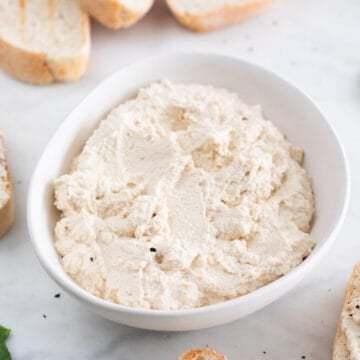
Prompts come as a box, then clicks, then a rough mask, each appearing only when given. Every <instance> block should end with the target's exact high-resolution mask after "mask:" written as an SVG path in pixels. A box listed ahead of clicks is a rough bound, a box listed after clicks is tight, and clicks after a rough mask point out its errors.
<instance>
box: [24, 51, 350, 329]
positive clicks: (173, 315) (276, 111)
mask: <svg viewBox="0 0 360 360" xmlns="http://www.w3.org/2000/svg"><path fill="white" fill-rule="evenodd" d="M161 79H169V80H171V81H174V82H185V83H189V82H193V83H202V84H211V85H214V86H221V87H225V88H228V89H230V90H232V91H236V92H237V93H239V94H240V96H241V98H243V99H244V100H245V102H247V103H249V104H261V105H262V107H263V111H264V114H265V116H266V117H267V118H268V119H270V120H271V121H273V122H274V123H275V125H276V126H277V127H278V128H279V129H280V130H281V131H282V132H283V133H284V134H285V135H286V136H287V137H288V139H289V140H290V141H291V142H293V143H294V144H297V145H299V146H301V147H302V148H304V150H305V154H306V155H305V167H306V169H307V171H308V172H309V173H310V174H311V176H312V178H313V187H314V193H315V199H316V216H315V220H314V226H313V228H312V231H311V234H312V236H313V237H314V238H315V239H316V241H317V245H316V247H315V249H314V251H313V252H312V254H311V255H310V256H309V257H308V258H307V259H306V260H305V261H304V262H303V263H302V264H301V265H299V266H298V267H297V268H295V269H294V270H293V271H291V272H290V273H289V274H287V275H285V276H283V277H282V278H280V279H278V280H276V281H274V282H272V283H270V284H268V285H266V286H264V287H262V288H260V289H258V290H256V291H254V292H252V293H250V294H247V295H244V296H242V297H239V298H236V299H233V300H229V301H226V302H223V303H219V304H216V305H211V306H206V307H203V308H198V309H192V310H180V311H158V310H143V309H134V308H129V307H126V306H122V305H118V304H113V303H110V302H107V301H104V300H102V299H100V298H97V297H95V296H93V295H91V294H90V293H88V292H86V291H85V290H83V289H82V288H80V287H79V286H78V285H77V284H76V283H75V282H74V281H73V280H72V279H71V278H70V277H69V276H68V275H67V274H66V273H65V272H64V270H63V268H62V266H61V263H60V261H59V258H58V255H57V254H56V251H55V249H54V246H53V244H54V226H55V224H56V221H57V219H58V217H59V214H58V212H57V211H56V209H55V207H54V205H53V203H54V195H53V185H52V184H53V180H54V179H55V178H57V177H58V176H59V175H60V174H63V173H64V172H66V171H67V169H68V168H69V164H70V162H71V160H72V159H73V158H74V157H75V156H76V155H77V154H78V153H79V152H80V151H81V149H82V147H83V145H84V142H85V141H86V139H87V138H88V137H89V136H90V134H91V132H92V131H93V129H94V128H96V127H97V125H98V123H99V121H100V120H101V119H103V118H104V117H105V116H106V114H107V113H108V112H109V111H110V110H111V109H112V108H114V107H115V106H116V105H117V104H119V103H120V102H122V101H124V100H125V99H127V98H129V97H131V96H133V95H134V94H135V93H136V91H137V90H138V89H139V88H141V87H143V86H145V85H147V84H150V83H151V82H154V81H158V80H161ZM348 198H349V175H348V168H347V162H346V159H345V156H344V152H343V150H342V147H341V145H340V144H339V141H338V139H337V137H336V135H335V133H334V131H333V129H332V128H331V126H330V125H329V123H328V122H327V121H326V119H325V118H324V116H323V115H322V114H321V112H320V111H319V110H318V109H317V107H316V106H315V105H314V104H313V103H312V102H311V101H310V100H309V99H308V98H307V97H306V96H305V95H303V94H302V93H301V92H300V91H299V90H297V89H296V88H294V87H293V86H292V85H290V84H289V83H287V82H286V81H285V80H283V79H281V78H279V77H278V76H276V75H274V74H272V73H270V72H268V71H266V70H264V69H262V68H261V67H259V66H256V65H253V64H250V63H247V62H245V61H243V60H239V59H236V58H231V57H226V56H221V55H214V54H197V53H189V54H186V53H185V54H172V55H163V56H159V57H154V58H150V59H148V60H145V61H143V62H140V63H136V64H134V65H130V66H128V67H126V68H123V69H121V70H120V71H118V72H117V73H115V74H114V75H112V76H111V77H110V78H108V79H107V80H105V81H104V82H103V83H101V84H100V85H99V86H98V87H97V88H96V89H95V90H94V91H93V92H92V93H91V94H90V95H89V96H88V97H86V98H85V100H83V101H82V102H81V104H80V105H79V106H78V107H77V108H76V109H75V110H74V111H73V112H72V113H71V114H70V115H69V116H68V117H67V119H66V120H65V121H64V122H63V124H62V125H61V126H60V128H59V129H58V131H57V132H56V133H55V135H54V136H53V138H52V139H51V141H50V143H49V144H48V146H47V147H46V149H45V151H44V153H43V155H42V157H41V159H40V161H39V163H38V165H37V167H36V169H35V172H34V174H33V178H32V182H31V185H30V189H29V195H28V226H29V231H30V235H31V239H32V242H33V245H34V247H35V250H36V253H37V255H38V257H39V259H40V262H41V264H42V265H43V267H44V268H45V270H46V271H47V272H48V274H49V275H50V276H51V277H52V278H53V279H54V280H55V281H56V282H57V283H58V284H59V285H60V286H61V287H62V288H63V289H64V290H65V291H67V292H68V293H69V294H70V295H72V296H73V297H75V298H76V299H78V300H79V301H80V302H81V303H83V304H84V306H87V307H88V308H89V309H90V310H92V311H94V312H96V313H98V314H99V315H101V316H103V317H105V318H108V319H110V320H112V321H115V322H118V323H121V324H126V325H130V326H134V327H139V328H144V329H152V330H167V331H179V330H193V329H201V328H206V327H210V326H215V325H219V324H224V323H227V322H230V321H233V320H236V319H238V318H241V317H243V316H246V315H248V314H250V313H252V312H254V311H256V310H259V309H261V308H263V307H264V306H266V305H268V304H270V303H271V302H273V301H275V300H276V299H278V298H280V297H281V296H282V295H284V294H285V293H287V292H288V291H290V290H291V289H292V288H294V287H295V286H296V285H297V284H298V283H299V281H300V280H301V279H302V278H303V277H304V276H305V275H306V274H307V273H309V271H310V270H311V269H312V268H313V266H314V265H315V264H316V263H318V262H319V260H320V259H321V258H322V257H323V256H324V254H325V253H326V251H327V250H328V249H329V247H330V245H331V244H332V243H333V240H334V238H335V236H336V234H337V232H338V230H339V227H340V225H341V223H342V221H343V218H344V215H345V211H346V208H347V203H348Z"/></svg>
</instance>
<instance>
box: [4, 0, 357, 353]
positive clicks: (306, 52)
mask: <svg viewBox="0 0 360 360" xmlns="http://www.w3.org/2000/svg"><path fill="white" fill-rule="evenodd" d="M359 18H360V2H359V0H316V1H314V0H287V1H286V0H278V1H277V3H276V4H275V5H274V6H273V7H271V8H269V10H268V11H266V12H264V13H263V14H262V15H260V16H258V17H257V18H255V19H252V20H250V21H247V22H246V23H243V24H240V25H238V26H235V27H232V28H229V29H226V30H223V31H220V32H215V33H211V34H205V35H197V34H193V33H190V32H187V31H186V30H184V29H183V28H181V27H179V26H178V25H177V23H176V22H175V21H174V20H173V19H172V18H171V17H170V15H169V14H168V13H167V10H166V8H165V7H164V6H163V5H162V4H161V3H158V4H157V5H156V7H155V8H154V9H153V11H152V12H151V13H150V14H149V15H148V16H147V17H146V19H145V20H143V21H142V22H141V23H140V24H139V25H138V26H135V27H134V28H132V29H130V30H127V31H119V32H111V31H108V30H106V29H104V28H101V27H100V26H94V27H93V30H92V35H93V51H92V57H91V63H90V68H89V71H88V73H87V74H86V76H85V77H84V78H83V79H82V80H81V81H79V82H77V83H74V84H68V85H54V86H50V87H32V86H28V85H24V84H21V83H19V82H16V81H14V80H11V79H10V78H8V77H7V76H6V75H4V74H3V73H0V128H2V129H4V130H5V132H6V134H7V145H8V151H9V158H10V164H11V170H12V174H13V179H14V186H15V196H16V222H15V224H14V227H13V229H12V230H11V232H9V233H8V235H7V236H6V237H5V238H3V239H2V240H1V241H0V323H2V324H3V325H6V326H8V327H11V328H12V329H13V334H12V336H11V338H10V340H9V342H8V345H9V348H10V350H11V352H12V354H13V357H14V359H22V360H25V359H27V360H30V359H69V360H71V359H121V360H141V359H159V360H165V359H175V358H176V356H177V355H178V354H179V353H181V352H182V351H183V350H185V349H188V348H190V347H202V346H205V345H209V346H211V347H214V348H216V349H218V350H219V351H222V352H224V353H226V354H228V356H229V358H230V359H242V360H252V359H254V360H255V359H276V360H288V359H291V360H292V359H301V356H303V355H305V356H306V359H320V360H321V359H324V360H325V359H330V358H331V348H332V342H333V337H334V334H335V329H336V323H337V318H338V314H339V310H340V306H341V301H342V296H343V291H344V287H345V283H346V280H347V278H348V275H349V273H350V271H351V268H352V266H353V264H354V263H355V262H356V260H358V259H359V258H360V242H359V238H358V230H359V217H360V208H359V206H358V204H357V201H360V187H359V186H358V184H359V183H360V169H359V167H358V164H359V161H360V150H359V146H360V44H359V34H360V22H359ZM174 50H202V51H213V52H219V53H224V54H231V55H236V56H239V57H242V58H244V59H248V60H250V61H254V62H256V63H259V64H261V65H263V66H265V67H267V68H269V69H270V70H273V71H275V72H277V73H278V74H280V75H281V76H283V77H285V78H287V79H288V80H290V81H291V82H293V83H295V84H296V85H297V86H298V87H299V88H300V89H302V90H303V91H305V92H306V93H307V94H309V95H310V96H311V97H312V98H313V99H314V100H315V101H316V102H317V103H318V104H319V105H320V107H321V108H322V110H323V111H324V112H325V114H326V115H327V116H328V118H329V121H330V122H331V123H332V124H333V125H334V127H335V129H336V130H337V132H338V134H339V137H340V138H341V140H342V141H343V143H344V145H345V148H346V151H347V154H348V157H349V160H350V167H351V174H352V180H353V181H352V182H353V189H352V197H351V203H350V210H349V213H348V216H347V219H346V221H345V224H344V226H343V228H342V231H341V233H340V235H339V237H338V239H337V241H336V244H335V246H334V247H333V249H332V250H331V252H330V253H329V254H328V255H327V256H326V258H325V259H324V260H323V261H322V263H321V264H319V265H318V266H317V267H316V268H315V270H314V271H313V274H312V276H309V277H307V278H306V280H304V281H303V282H302V283H301V285H300V286H298V287H297V288H296V290H295V291H293V292H292V293H290V294H289V295H287V296H285V297H284V298H282V299H281V300H279V301H278V302H276V303H274V304H272V305H270V306H269V307H267V308H265V309H264V310H262V311H260V312H258V313H256V314H253V315H251V316H249V317H247V318H245V319H241V320H239V321H237V322H235V323H232V324H229V325H225V326H221V327H217V328H213V329H208V330H203V331H197V332H192V333H156V332H150V331H142V330H136V329H132V328H128V327H124V326H120V325H117V324H114V323H111V322H109V321H106V320H103V319H102V318H100V317H98V316H96V315H94V314H92V313H89V312H88V311H87V310H86V309H83V308H82V307H81V306H80V305H79V304H78V303H77V302H75V301H74V300H72V299H71V298H70V297H69V296H68V295H67V294H66V293H64V292H63V291H60V289H59V288H58V286H57V285H56V284H55V283H54V282H53V281H52V280H51V279H50V278H49V277H48V276H47V274H46V273H45V272H44V271H43V269H42V268H41V267H40V265H39V263H38V261H37V258H36V257H35V254H34V251H33V249H32V247H31V244H30V241H29V236H28V233H27V228H26V217H25V205H26V193H27V188H28V184H29V180H30V176H31V173H32V170H33V168H34V166H35V164H36V161H37V159H38V157H39V156H40V154H41V152H42V150H43V149H44V146H45V144H46V143H47V142H48V140H49V138H50V136H51V135H52V134H53V132H54V131H55V130H56V128H57V127H58V126H59V124H60V123H61V121H62V120H63V119H64V117H65V116H66V115H67V114H68V113H69V112H70V111H71V109H72V108H73V107H74V106H75V105H76V104H77V103H78V102H79V101H80V100H81V99H82V98H83V97H84V96H85V95H86V94H87V93H88V92H89V91H90V90H91V89H93V88H94V86H96V84H98V83H99V82H100V81H101V80H102V79H103V78H104V77H105V76H107V75H109V74H111V73H112V72H114V71H115V70H117V69H118V68H120V67H121V66H123V65H125V64H128V63H131V62H133V61H135V60H138V59H142V58H144V57H145V56H148V55H150V54H158V53H163V52H167V51H174ZM58 292H60V293H61V297H60V298H59V299H57V298H54V294H56V293H58ZM43 314H46V315H47V318H44V317H43ZM263 351H266V354H263Z"/></svg>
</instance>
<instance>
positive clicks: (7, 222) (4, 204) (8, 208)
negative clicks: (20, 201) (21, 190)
mask: <svg viewBox="0 0 360 360" xmlns="http://www.w3.org/2000/svg"><path fill="white" fill-rule="evenodd" d="M13 220H14V200H13V192H12V186H11V178H10V173H9V168H8V164H7V161H6V154H5V147H4V141H3V135H2V133H0V237H1V236H3V235H4V234H5V233H6V232H7V231H8V229H9V228H10V226H11V225H12V223H13Z"/></svg>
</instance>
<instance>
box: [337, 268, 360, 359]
mask: <svg viewBox="0 0 360 360" xmlns="http://www.w3.org/2000/svg"><path fill="white" fill-rule="evenodd" d="M350 359H351V360H353V359H360V262H358V263H357V264H356V265H355V267H354V269H353V272H352V274H351V277H350V280H349V283H348V286H347V288H346V292H345V300H344V305H343V309H342V313H341V318H340V322H339V325H338V329H337V334H336V337H335V342H334V351H333V360H350Z"/></svg>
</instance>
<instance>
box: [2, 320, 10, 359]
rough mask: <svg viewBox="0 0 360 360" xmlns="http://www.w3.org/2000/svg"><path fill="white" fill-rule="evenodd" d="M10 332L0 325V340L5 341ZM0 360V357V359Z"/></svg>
mask: <svg viewBox="0 0 360 360" xmlns="http://www.w3.org/2000/svg"><path fill="white" fill-rule="evenodd" d="M10 332H11V330H10V329H7V328H5V327H3V326H1V325H0V340H3V341H5V340H6V339H7V338H8V337H9V335H10ZM0 359H1V357H0Z"/></svg>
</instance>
